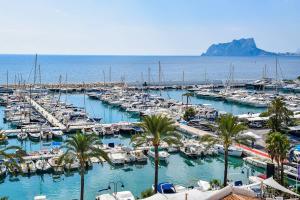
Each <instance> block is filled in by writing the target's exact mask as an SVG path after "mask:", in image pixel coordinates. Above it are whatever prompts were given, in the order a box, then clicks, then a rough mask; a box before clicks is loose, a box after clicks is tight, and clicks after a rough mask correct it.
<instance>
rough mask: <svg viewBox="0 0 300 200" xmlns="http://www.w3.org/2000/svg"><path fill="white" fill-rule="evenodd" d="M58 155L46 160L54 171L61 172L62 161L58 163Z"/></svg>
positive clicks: (62, 167)
mask: <svg viewBox="0 0 300 200" xmlns="http://www.w3.org/2000/svg"><path fill="white" fill-rule="evenodd" d="M58 161H59V157H53V158H50V159H49V160H48V163H49V164H50V166H51V167H52V168H53V171H54V172H55V173H63V172H64V163H59V162H58Z"/></svg>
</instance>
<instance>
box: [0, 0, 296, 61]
mask: <svg viewBox="0 0 300 200" xmlns="http://www.w3.org/2000/svg"><path fill="white" fill-rule="evenodd" d="M299 10H300V1H299V0H26V1H24V0H0V53H2V54H31V53H39V54H93V55H200V54H201V53H203V52H205V51H206V49H207V48H208V47H209V46H210V45H211V44H213V43H220V42H229V41H231V40H233V39H239V38H248V37H253V38H254V39H255V41H256V44H257V46H258V47H259V48H262V49H264V50H267V51H273V52H287V51H289V52H295V51H297V50H299V48H300V37H299V36H300V11H299Z"/></svg>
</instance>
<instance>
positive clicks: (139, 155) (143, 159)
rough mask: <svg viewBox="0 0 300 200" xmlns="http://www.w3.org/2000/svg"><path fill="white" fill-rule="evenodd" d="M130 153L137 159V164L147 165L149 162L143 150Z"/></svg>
mask: <svg viewBox="0 0 300 200" xmlns="http://www.w3.org/2000/svg"><path fill="white" fill-rule="evenodd" d="M130 153H131V154H132V155H133V156H134V157H135V161H136V162H139V163H145V162H147V160H148V158H147V156H145V154H144V153H143V151H142V150H135V151H131V152H130Z"/></svg>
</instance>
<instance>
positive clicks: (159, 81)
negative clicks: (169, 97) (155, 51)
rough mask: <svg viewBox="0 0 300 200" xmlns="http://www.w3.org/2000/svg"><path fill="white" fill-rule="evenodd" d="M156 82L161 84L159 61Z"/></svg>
mask: <svg viewBox="0 0 300 200" xmlns="http://www.w3.org/2000/svg"><path fill="white" fill-rule="evenodd" d="M158 84H159V85H160V84H161V66H160V61H158Z"/></svg>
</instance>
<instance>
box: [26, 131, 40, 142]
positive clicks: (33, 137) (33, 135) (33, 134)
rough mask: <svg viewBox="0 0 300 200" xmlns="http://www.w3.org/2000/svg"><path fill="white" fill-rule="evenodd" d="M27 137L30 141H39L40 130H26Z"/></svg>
mask: <svg viewBox="0 0 300 200" xmlns="http://www.w3.org/2000/svg"><path fill="white" fill-rule="evenodd" d="M28 135H29V139H30V140H32V141H40V139H41V132H40V131H32V132H31V131H30V132H28Z"/></svg>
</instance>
